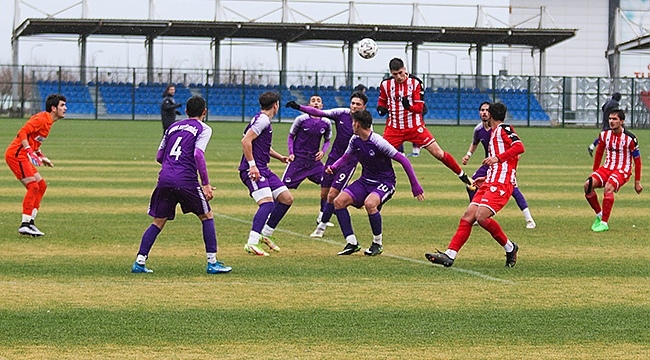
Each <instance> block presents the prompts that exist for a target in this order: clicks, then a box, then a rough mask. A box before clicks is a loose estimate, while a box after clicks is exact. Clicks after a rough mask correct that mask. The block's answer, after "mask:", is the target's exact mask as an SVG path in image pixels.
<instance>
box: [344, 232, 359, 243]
mask: <svg viewBox="0 0 650 360" xmlns="http://www.w3.org/2000/svg"><path fill="white" fill-rule="evenodd" d="M345 241H347V242H348V244H351V245H358V244H359V243H358V242H357V237H356V236H354V234H352V235H350V236H348V237H346V238H345Z"/></svg>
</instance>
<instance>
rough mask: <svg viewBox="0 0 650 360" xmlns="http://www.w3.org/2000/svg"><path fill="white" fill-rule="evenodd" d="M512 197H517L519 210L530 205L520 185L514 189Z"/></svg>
mask: <svg viewBox="0 0 650 360" xmlns="http://www.w3.org/2000/svg"><path fill="white" fill-rule="evenodd" d="M512 197H513V198H515V201H516V202H517V206H519V210H523V209H525V208H527V207H528V203H527V202H526V198H525V197H524V194H522V193H521V190H519V188H518V187H515V189H514V190H512Z"/></svg>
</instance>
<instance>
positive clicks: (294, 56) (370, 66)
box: [0, 0, 508, 73]
mask: <svg viewBox="0 0 650 360" xmlns="http://www.w3.org/2000/svg"><path fill="white" fill-rule="evenodd" d="M215 2H216V1H215V0H182V1H180V0H155V1H154V4H155V11H154V16H153V18H154V19H157V20H161V19H164V20H214V17H215ZM442 2H444V1H422V0H420V1H418V3H419V4H420V5H419V12H417V14H418V15H419V16H416V21H417V23H418V24H419V25H430V26H474V23H475V21H476V14H477V5H483V6H485V9H484V12H485V13H486V14H489V15H490V16H486V17H485V18H484V23H485V25H492V26H495V27H504V26H505V25H504V24H502V23H499V22H498V20H496V19H498V18H500V19H501V21H504V22H506V23H507V21H508V18H507V9H506V8H505V6H507V4H508V1H507V0H467V1H466V0H454V1H453V3H454V5H453V6H451V5H450V6H441V5H437V4H440V3H442ZM14 3H15V0H0V4H1V6H0V39H2V41H0V63H2V64H10V63H11V33H12V29H13V24H14ZM412 3H413V1H400V0H374V1H370V0H361V1H355V7H356V10H357V11H356V13H355V14H354V16H355V19H356V22H357V23H365V24H400V25H409V24H410V23H411V19H412V16H413V5H412ZM221 4H222V6H223V9H224V12H223V13H222V15H221V16H222V17H221V18H222V19H224V18H225V19H226V20H234V21H246V19H244V18H243V17H241V16H239V15H238V14H241V15H244V16H245V17H246V18H248V19H253V18H260V19H259V21H263V22H264V21H265V22H274V21H279V20H280V19H281V12H280V11H274V10H279V9H280V8H281V5H282V1H281V0H258V1H245V0H238V1H233V0H221ZM148 5H149V1H148V0H88V15H87V17H89V18H104V19H124V18H130V19H148V18H149V7H148ZM289 6H290V7H291V9H292V10H293V11H292V12H291V16H290V21H295V22H312V21H322V20H324V19H325V18H327V17H331V19H329V20H325V22H339V23H341V22H343V23H344V22H347V19H348V16H349V13H348V11H347V9H348V7H349V3H348V1H342V0H334V1H325V0H322V1H313V0H301V1H289ZM37 9H38V10H37ZM65 9H67V10H65ZM124 9H129V11H128V12H126V11H124ZM81 13H82V7H81V0H57V1H52V0H21V6H20V16H19V21H18V22H19V23H22V22H23V21H24V20H25V19H26V18H44V17H47V16H48V15H50V16H51V15H54V17H57V18H79V17H81ZM303 14H304V15H306V16H303ZM336 14H338V15H336ZM143 43H144V40H143V38H121V37H120V38H116V37H110V38H109V37H98V36H95V37H92V36H91V37H89V39H88V46H87V54H88V65H90V66H102V67H105V66H120V67H126V66H129V67H144V66H146V49H145V47H144V44H143ZM161 44H162V45H161ZM341 47H342V44H340V43H337V42H332V43H326V44H324V43H303V44H291V45H290V47H289V53H288V54H289V59H288V63H289V69H290V70H310V71H339V72H340V71H343V70H344V69H345V61H346V60H345V55H344V53H343V51H342V48H341ZM19 49H20V51H19V59H20V64H23V65H29V64H38V65H78V64H79V55H78V53H79V50H78V46H77V39H76V38H75V37H71V36H67V37H66V36H51V35H49V36H31V37H22V38H21V39H20V48H19ZM230 49H231V45H230V42H229V41H223V42H222V51H221V57H222V60H221V66H222V68H228V67H229V66H230V65H231V64H232V66H234V67H238V68H248V69H260V70H276V69H277V68H278V63H279V53H278V51H277V49H276V47H275V44H274V43H272V42H266V41H251V42H249V43H248V44H241V41H234V44H233V45H232V49H233V50H232V52H231V51H230ZM395 56H399V57H402V58H405V60H407V61H408V58H407V57H406V56H405V48H404V44H396V43H393V44H391V43H383V44H380V50H379V53H378V55H377V57H375V58H374V59H372V60H362V59H361V58H359V57H355V71H361V72H365V71H368V72H381V71H385V69H386V67H387V63H388V60H390V58H392V57H395ZM154 58H155V60H154V62H155V66H156V67H161V66H162V67H163V68H169V67H174V68H207V67H211V63H212V60H211V50H210V48H209V42H208V41H207V40H201V39H184V40H181V39H178V38H159V39H157V40H156V46H155V47H154ZM498 60H500V56H497V61H498ZM470 64H471V60H470V58H469V55H468V54H467V50H466V49H463V47H462V46H461V47H449V48H445V47H444V46H439V45H438V46H436V47H435V48H434V47H432V46H428V47H423V48H422V49H421V53H420V61H419V67H420V70H421V71H427V70H428V71H427V72H429V71H430V72H433V73H454V72H456V71H457V72H459V73H471V67H470V66H471V65H470ZM489 71H490V69H486V72H489ZM496 71H498V68H497V69H496Z"/></svg>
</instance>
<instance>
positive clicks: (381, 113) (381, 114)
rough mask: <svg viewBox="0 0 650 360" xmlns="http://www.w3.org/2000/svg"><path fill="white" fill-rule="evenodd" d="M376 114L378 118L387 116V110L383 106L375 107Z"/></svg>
mask: <svg viewBox="0 0 650 360" xmlns="http://www.w3.org/2000/svg"><path fill="white" fill-rule="evenodd" d="M377 113H378V114H379V116H384V115H386V114H388V109H386V108H385V107H383V106H377Z"/></svg>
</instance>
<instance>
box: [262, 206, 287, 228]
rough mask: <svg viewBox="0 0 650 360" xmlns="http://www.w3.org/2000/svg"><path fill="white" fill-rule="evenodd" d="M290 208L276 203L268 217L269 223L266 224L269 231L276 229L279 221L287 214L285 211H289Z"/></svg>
mask: <svg viewBox="0 0 650 360" xmlns="http://www.w3.org/2000/svg"><path fill="white" fill-rule="evenodd" d="M290 207H291V205H287V204H283V203H281V202H279V201H278V202H276V203H275V206H274V207H273V211H271V215H270V216H269V221H267V222H266V225H268V226H269V227H270V228H271V229H275V228H276V227H278V224H279V223H280V220H282V218H283V217H284V215H286V214H287V211H289V208H290Z"/></svg>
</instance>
